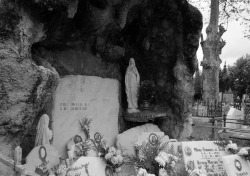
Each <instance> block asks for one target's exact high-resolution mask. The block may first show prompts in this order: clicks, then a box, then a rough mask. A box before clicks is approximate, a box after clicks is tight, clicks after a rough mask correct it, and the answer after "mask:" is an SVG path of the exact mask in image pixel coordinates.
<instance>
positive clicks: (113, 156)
mask: <svg viewBox="0 0 250 176" xmlns="http://www.w3.org/2000/svg"><path fill="white" fill-rule="evenodd" d="M107 151H108V152H107V153H106V155H105V157H104V158H105V160H106V162H107V164H108V165H110V166H111V167H112V168H113V169H114V170H115V171H116V172H119V171H120V170H121V166H122V164H123V157H122V154H121V151H120V150H117V149H116V148H115V147H110V148H108V149H107Z"/></svg>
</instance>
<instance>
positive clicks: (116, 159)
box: [110, 156, 118, 164]
mask: <svg viewBox="0 0 250 176" xmlns="http://www.w3.org/2000/svg"><path fill="white" fill-rule="evenodd" d="M110 161H111V162H112V163H113V164H118V157H117V156H113V157H112V158H111V160H110Z"/></svg>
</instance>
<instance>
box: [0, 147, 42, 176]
mask: <svg viewBox="0 0 250 176" xmlns="http://www.w3.org/2000/svg"><path fill="white" fill-rule="evenodd" d="M21 160H22V149H21V147H19V146H18V147H16V149H15V153H14V160H12V159H9V158H7V157H5V156H4V155H3V154H1V153H0V162H2V163H3V164H5V165H6V166H8V167H9V168H10V169H11V170H13V171H14V172H15V173H16V176H39V175H38V174H37V173H35V172H33V171H29V170H27V169H26V168H25V167H24V166H23V165H21Z"/></svg>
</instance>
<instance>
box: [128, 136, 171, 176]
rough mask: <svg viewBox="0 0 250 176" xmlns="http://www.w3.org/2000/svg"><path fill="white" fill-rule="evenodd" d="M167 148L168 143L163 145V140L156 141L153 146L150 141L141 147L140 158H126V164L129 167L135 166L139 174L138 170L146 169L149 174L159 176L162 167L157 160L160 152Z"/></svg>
mask: <svg viewBox="0 0 250 176" xmlns="http://www.w3.org/2000/svg"><path fill="white" fill-rule="evenodd" d="M166 146H167V143H162V142H161V140H156V141H155V144H154V145H152V144H151V143H150V142H149V141H148V142H143V143H142V145H141V146H140V147H139V157H138V156H126V160H127V162H126V163H127V164H128V165H134V166H135V168H136V170H137V173H138V174H139V171H138V169H139V168H142V169H145V170H146V171H147V173H150V174H154V175H158V173H159V169H160V166H159V164H158V162H157V161H156V160H155V158H156V157H157V156H158V154H159V152H160V151H162V150H164V149H165V148H166Z"/></svg>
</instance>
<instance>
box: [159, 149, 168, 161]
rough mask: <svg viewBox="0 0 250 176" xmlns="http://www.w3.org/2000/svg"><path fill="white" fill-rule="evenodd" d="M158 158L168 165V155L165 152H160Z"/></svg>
mask: <svg viewBox="0 0 250 176" xmlns="http://www.w3.org/2000/svg"><path fill="white" fill-rule="evenodd" d="M158 157H161V158H162V159H163V160H164V161H165V162H166V163H168V162H169V160H170V155H169V154H166V153H165V152H160V153H159V154H158Z"/></svg>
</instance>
